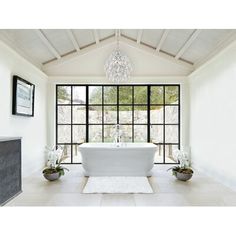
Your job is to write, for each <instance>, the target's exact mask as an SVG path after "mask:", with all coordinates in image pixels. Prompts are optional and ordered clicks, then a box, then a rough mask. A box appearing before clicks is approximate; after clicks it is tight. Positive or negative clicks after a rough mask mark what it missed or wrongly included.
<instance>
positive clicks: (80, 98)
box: [73, 86, 86, 104]
mask: <svg viewBox="0 0 236 236" xmlns="http://www.w3.org/2000/svg"><path fill="white" fill-rule="evenodd" d="M73 103H74V104H85V103H86V87H85V86H73Z"/></svg>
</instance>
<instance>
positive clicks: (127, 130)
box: [121, 125, 132, 142]
mask: <svg viewBox="0 0 236 236" xmlns="http://www.w3.org/2000/svg"><path fill="white" fill-rule="evenodd" d="M121 142H132V125H121Z"/></svg>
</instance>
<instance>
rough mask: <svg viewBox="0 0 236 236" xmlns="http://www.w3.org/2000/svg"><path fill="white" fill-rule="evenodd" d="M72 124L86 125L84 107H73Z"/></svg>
mask: <svg viewBox="0 0 236 236" xmlns="http://www.w3.org/2000/svg"><path fill="white" fill-rule="evenodd" d="M73 123H74V124H85V123H86V110H85V106H73Z"/></svg>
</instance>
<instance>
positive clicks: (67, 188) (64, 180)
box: [6, 165, 236, 206]
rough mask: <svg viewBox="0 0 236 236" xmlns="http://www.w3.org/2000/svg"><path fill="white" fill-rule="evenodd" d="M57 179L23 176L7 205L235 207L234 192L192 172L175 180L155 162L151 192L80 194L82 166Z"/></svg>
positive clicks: (70, 166)
mask: <svg viewBox="0 0 236 236" xmlns="http://www.w3.org/2000/svg"><path fill="white" fill-rule="evenodd" d="M67 167H68V168H69V169H70V171H69V172H66V174H65V176H63V177H61V178H60V179H59V180H58V181H55V182H49V181H47V180H45V179H44V178H43V176H42V174H41V172H35V173H34V174H33V175H31V176H29V177H27V178H24V179H23V193H21V194H19V195H18V196H17V197H16V198H14V199H13V200H11V201H10V202H8V203H7V204H6V206H236V191H233V190H231V189H229V188H228V187H226V186H224V185H223V184H221V183H218V182H216V181H214V180H213V179H211V178H209V177H207V176H204V175H203V174H202V173H200V172H197V171H195V173H194V176H193V178H192V179H191V180H190V181H187V182H182V181H178V180H176V178H175V177H174V176H172V175H171V172H170V171H169V172H167V169H168V168H170V165H155V166H154V168H153V171H152V172H153V173H152V177H150V178H148V180H149V183H150V184H151V186H152V188H153V191H154V194H82V190H83V187H84V185H85V184H86V182H87V178H86V177H84V175H83V173H84V171H83V169H82V166H81V165H67Z"/></svg>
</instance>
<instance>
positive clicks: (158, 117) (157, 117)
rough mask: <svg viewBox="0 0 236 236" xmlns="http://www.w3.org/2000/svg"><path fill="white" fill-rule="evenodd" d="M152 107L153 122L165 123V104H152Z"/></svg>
mask: <svg viewBox="0 0 236 236" xmlns="http://www.w3.org/2000/svg"><path fill="white" fill-rule="evenodd" d="M150 109H151V110H150V122H151V124H163V106H151V107H150Z"/></svg>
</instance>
